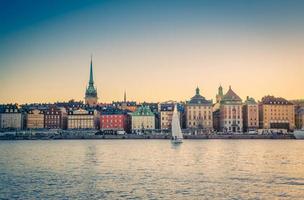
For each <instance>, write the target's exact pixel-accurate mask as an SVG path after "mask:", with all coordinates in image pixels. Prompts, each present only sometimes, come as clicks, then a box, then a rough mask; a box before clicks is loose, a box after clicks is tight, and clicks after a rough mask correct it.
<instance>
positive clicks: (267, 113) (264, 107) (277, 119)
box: [259, 96, 295, 131]
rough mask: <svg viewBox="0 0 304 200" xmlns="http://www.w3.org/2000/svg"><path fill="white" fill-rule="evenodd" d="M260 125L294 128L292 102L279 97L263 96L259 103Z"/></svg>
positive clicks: (267, 127) (269, 127) (268, 127)
mask: <svg viewBox="0 0 304 200" xmlns="http://www.w3.org/2000/svg"><path fill="white" fill-rule="evenodd" d="M259 113H260V114H259V115H260V117H259V118H260V127H261V128H263V129H286V130H288V131H289V130H294V128H295V109H294V105H293V103H291V102H289V101H287V100H286V99H284V98H281V97H274V96H265V97H263V98H262V100H261V102H260V103H259Z"/></svg>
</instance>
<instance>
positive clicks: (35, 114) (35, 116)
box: [26, 109, 44, 129]
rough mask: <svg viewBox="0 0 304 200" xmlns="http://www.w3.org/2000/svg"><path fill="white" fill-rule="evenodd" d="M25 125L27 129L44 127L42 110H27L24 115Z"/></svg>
mask: <svg viewBox="0 0 304 200" xmlns="http://www.w3.org/2000/svg"><path fill="white" fill-rule="evenodd" d="M26 127H27V128H28V129H42V128H44V113H43V111H42V110H38V109H34V110H29V111H28V112H27V115H26Z"/></svg>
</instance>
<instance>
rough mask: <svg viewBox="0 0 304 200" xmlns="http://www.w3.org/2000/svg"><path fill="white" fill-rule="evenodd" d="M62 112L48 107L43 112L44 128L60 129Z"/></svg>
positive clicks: (55, 107)
mask: <svg viewBox="0 0 304 200" xmlns="http://www.w3.org/2000/svg"><path fill="white" fill-rule="evenodd" d="M62 125H63V123H62V111H61V110H60V108H58V107H57V106H50V107H49V108H48V109H47V110H45V112H44V127H45V128H49V129H60V128H62Z"/></svg>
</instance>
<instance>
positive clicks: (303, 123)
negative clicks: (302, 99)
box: [295, 107, 304, 129]
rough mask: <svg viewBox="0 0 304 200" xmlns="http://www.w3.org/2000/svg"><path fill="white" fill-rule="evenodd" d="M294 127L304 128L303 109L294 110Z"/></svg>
mask: <svg viewBox="0 0 304 200" xmlns="http://www.w3.org/2000/svg"><path fill="white" fill-rule="evenodd" d="M295 125H296V128H297V129H302V128H304V107H301V108H299V109H297V110H296V113H295Z"/></svg>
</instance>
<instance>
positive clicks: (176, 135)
mask: <svg viewBox="0 0 304 200" xmlns="http://www.w3.org/2000/svg"><path fill="white" fill-rule="evenodd" d="M171 132H172V139H171V142H172V143H173V144H179V143H182V142H183V133H182V129H181V127H180V123H179V117H178V113H177V104H175V106H174V111H173V115H172V127H171Z"/></svg>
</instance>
